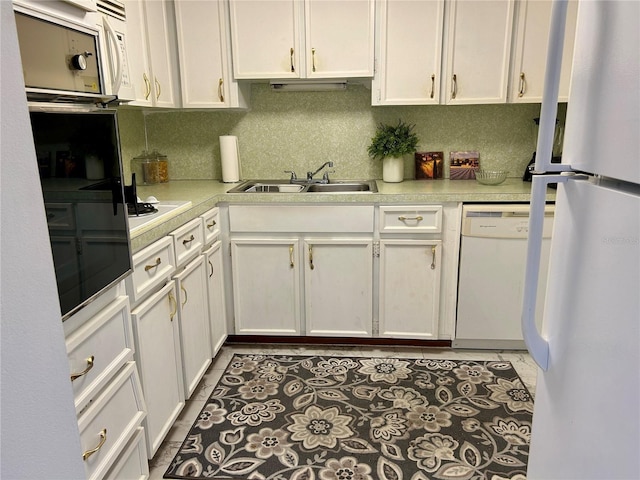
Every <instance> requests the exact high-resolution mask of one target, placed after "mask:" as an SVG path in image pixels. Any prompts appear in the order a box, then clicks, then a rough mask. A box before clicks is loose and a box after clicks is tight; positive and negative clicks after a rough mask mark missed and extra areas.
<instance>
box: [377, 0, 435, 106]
mask: <svg viewBox="0 0 640 480" xmlns="http://www.w3.org/2000/svg"><path fill="white" fill-rule="evenodd" d="M377 15H378V18H377V27H378V30H377V31H378V39H377V41H376V43H377V48H378V50H377V53H376V58H377V67H376V76H375V78H374V79H373V83H372V87H371V94H372V102H371V103H372V104H373V105H429V104H437V103H440V81H441V69H440V65H441V63H442V27H443V22H444V0H435V1H428V2H416V1H415V0H380V1H379V3H378V11H377Z"/></svg>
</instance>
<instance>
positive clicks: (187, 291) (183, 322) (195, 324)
mask: <svg viewBox="0 0 640 480" xmlns="http://www.w3.org/2000/svg"><path fill="white" fill-rule="evenodd" d="M174 278H175V282H176V291H177V298H178V316H179V320H180V346H181V350H182V375H183V378H184V389H185V398H187V399H188V398H189V397H190V396H191V394H192V393H193V391H194V390H195V388H196V387H197V386H198V382H199V381H200V379H201V378H202V376H203V375H204V374H205V372H206V371H207V368H208V367H209V365H210V364H211V358H212V355H211V337H210V335H211V334H210V331H209V305H208V303H207V283H206V282H207V277H206V269H205V263H204V257H203V256H202V255H200V256H198V257H197V258H196V259H195V260H194V261H192V262H191V263H190V264H188V265H187V266H186V267H185V268H184V270H183V271H181V272H180V273H178V274H177V275H176V276H175V277H174Z"/></svg>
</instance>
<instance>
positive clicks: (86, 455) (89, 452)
mask: <svg viewBox="0 0 640 480" xmlns="http://www.w3.org/2000/svg"><path fill="white" fill-rule="evenodd" d="M106 441H107V429H106V428H103V429H102V430H101V431H100V442H99V443H98V445H97V446H96V447H95V448H92V449H91V450H87V451H86V452H84V453H83V454H82V460H84V461H85V462H86V461H87V458H89V457H90V456H91V455H93V454H94V453H96V452H97V451H98V450H100V449H101V448H102V446H103V445H104V443H105V442H106Z"/></svg>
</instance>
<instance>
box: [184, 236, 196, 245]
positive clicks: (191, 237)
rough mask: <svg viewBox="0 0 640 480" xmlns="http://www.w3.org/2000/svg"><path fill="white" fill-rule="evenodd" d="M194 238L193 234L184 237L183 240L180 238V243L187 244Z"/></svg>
mask: <svg viewBox="0 0 640 480" xmlns="http://www.w3.org/2000/svg"><path fill="white" fill-rule="evenodd" d="M194 240H195V237H194V236H193V235H191V236H190V237H189V238H185V239H184V240H182V245H185V246H186V245H187V244H188V243H191V242H193V241H194Z"/></svg>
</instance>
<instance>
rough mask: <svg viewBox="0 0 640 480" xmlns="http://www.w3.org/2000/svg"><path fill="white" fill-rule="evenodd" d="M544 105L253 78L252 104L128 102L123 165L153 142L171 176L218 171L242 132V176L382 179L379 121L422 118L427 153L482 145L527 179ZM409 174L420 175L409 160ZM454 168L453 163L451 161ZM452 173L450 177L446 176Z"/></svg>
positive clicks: (495, 160) (489, 162)
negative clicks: (272, 85)
mask: <svg viewBox="0 0 640 480" xmlns="http://www.w3.org/2000/svg"><path fill="white" fill-rule="evenodd" d="M539 112H540V105H539V104H501V105H454V106H448V105H429V106H393V107H372V106H371V91H370V90H368V89H367V88H366V87H364V86H362V85H349V87H348V88H347V90H346V91H337V92H272V91H271V90H270V89H269V86H268V85H266V84H254V85H253V86H252V98H251V109H250V110H248V111H232V110H200V111H194V110H169V111H167V110H163V111H154V110H152V109H150V110H146V111H143V110H141V109H136V108H133V107H122V108H121V110H120V112H119V122H120V137H121V143H122V152H123V163H124V167H125V173H126V175H127V177H128V175H129V173H130V171H131V170H130V168H131V167H130V165H131V159H132V158H133V157H135V156H137V155H139V154H140V152H141V151H142V150H143V148H144V147H145V124H146V137H147V142H148V147H149V149H151V150H152V149H157V150H158V151H160V152H161V153H164V154H165V155H167V156H168V158H169V169H170V178H172V179H176V180H177V179H220V178H221V177H222V174H221V166H220V145H219V140H218V137H219V136H220V135H236V136H237V137H238V142H239V148H240V158H241V164H242V179H250V178H253V179H257V178H260V179H269V178H272V179H276V178H286V177H287V174H285V173H283V171H284V170H295V171H296V172H297V173H298V176H302V175H304V173H305V172H307V171H308V170H315V169H316V168H317V167H318V166H320V165H321V164H322V163H323V162H325V161H328V160H332V161H333V162H334V165H335V166H334V168H333V171H334V173H333V174H332V177H333V178H336V179H338V178H343V179H356V178H359V179H365V178H366V179H369V178H376V179H379V178H382V165H381V162H380V161H374V160H371V159H369V158H368V156H367V146H368V145H369V141H370V139H371V137H372V136H373V134H374V132H375V128H376V125H377V123H378V122H385V123H395V122H397V120H398V119H402V120H404V121H407V122H409V123H413V124H415V125H416V129H415V131H416V133H417V134H418V136H419V138H420V143H419V145H418V147H419V151H442V152H444V155H445V159H448V157H449V152H450V151H455V150H478V151H479V152H480V162H481V164H482V165H483V166H484V167H485V168H488V169H506V170H508V171H509V176H510V177H520V176H521V175H522V172H523V170H524V168H525V166H526V165H527V163H528V162H529V159H530V158H531V153H532V151H533V150H534V147H535V145H534V140H533V130H532V129H533V118H534V117H537V116H538V115H539ZM405 163H406V165H405V178H413V161H411V160H409V159H408V160H407V161H406V162H405ZM445 171H446V169H445ZM445 176H446V175H445Z"/></svg>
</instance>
